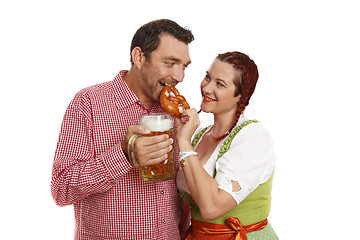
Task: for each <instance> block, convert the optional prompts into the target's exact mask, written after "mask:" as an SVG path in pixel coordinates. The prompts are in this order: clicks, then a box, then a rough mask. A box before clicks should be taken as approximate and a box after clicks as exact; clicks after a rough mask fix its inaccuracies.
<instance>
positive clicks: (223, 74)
mask: <svg viewBox="0 0 360 240" xmlns="http://www.w3.org/2000/svg"><path fill="white" fill-rule="evenodd" d="M257 79H258V70H257V66H256V65H255V63H254V62H253V61H252V60H251V59H250V58H249V57H248V56H247V55H245V54H243V53H240V52H228V53H224V54H219V55H218V56H217V57H216V59H215V60H214V62H213V63H212V65H211V67H210V69H209V70H208V71H207V72H206V76H205V78H204V80H203V81H202V83H201V93H202V96H203V100H202V103H201V110H202V111H204V112H211V113H213V116H214V124H213V125H212V126H209V127H207V128H204V129H201V130H200V131H198V133H197V134H196V135H195V137H194V139H193V142H192V143H191V138H192V135H193V134H194V132H195V131H196V129H197V128H198V126H199V118H198V115H197V113H196V111H195V109H189V110H186V111H184V112H183V114H182V116H187V118H188V121H186V122H185V123H183V122H181V121H180V120H176V121H177V124H178V133H177V139H178V144H179V150H180V160H181V161H180V162H181V164H182V168H181V169H180V170H179V172H178V175H177V185H178V189H179V192H180V196H181V197H183V198H184V199H185V200H187V201H188V202H189V203H190V204H191V206H192V209H191V214H192V220H191V227H190V229H189V231H188V233H187V237H186V239H206V240H211V239H236V240H240V239H242V240H244V239H249V240H250V239H262V240H264V239H278V238H277V236H276V234H275V232H274V231H273V229H272V227H271V226H270V224H269V223H268V222H267V217H268V215H269V212H270V204H271V185H272V175H273V172H274V167H275V154H274V147H273V143H272V140H271V137H270V135H269V133H268V131H267V130H266V129H265V128H264V127H263V126H262V125H261V124H260V123H259V122H258V121H256V120H249V119H247V118H246V117H245V116H244V115H243V112H244V109H245V107H246V106H247V105H248V104H249V100H250V97H251V95H252V94H253V92H254V90H255V86H256V83H257ZM190 194H191V195H190Z"/></svg>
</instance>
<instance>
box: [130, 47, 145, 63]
mask: <svg viewBox="0 0 360 240" xmlns="http://www.w3.org/2000/svg"><path fill="white" fill-rule="evenodd" d="M131 57H132V59H133V62H134V65H135V66H136V67H137V68H141V66H142V64H143V63H144V62H145V55H144V53H143V51H142V50H141V48H140V47H135V48H134V49H133V50H132V51H131Z"/></svg>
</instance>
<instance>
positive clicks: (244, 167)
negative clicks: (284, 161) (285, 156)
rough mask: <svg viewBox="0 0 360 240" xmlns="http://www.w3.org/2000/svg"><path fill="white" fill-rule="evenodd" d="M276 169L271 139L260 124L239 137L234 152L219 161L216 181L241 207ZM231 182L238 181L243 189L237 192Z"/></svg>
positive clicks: (232, 144) (242, 131) (230, 151)
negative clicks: (241, 203) (233, 189)
mask: <svg viewBox="0 0 360 240" xmlns="http://www.w3.org/2000/svg"><path fill="white" fill-rule="evenodd" d="M274 167H275V150H274V145H273V141H272V139H271V136H270V134H269V132H268V131H267V130H266V129H265V128H264V127H263V126H262V125H261V124H260V123H253V124H250V125H248V126H246V127H244V128H243V129H242V130H241V131H240V132H239V133H238V134H236V136H235V137H234V139H233V141H232V143H231V146H230V149H229V150H228V151H227V152H226V153H225V154H224V155H223V156H222V157H221V158H220V159H219V160H218V161H217V163H216V177H215V179H216V181H217V182H218V184H219V188H220V189H222V190H224V191H226V192H228V193H229V194H230V195H231V196H232V197H233V198H234V199H235V201H236V202H237V204H239V203H240V202H241V201H243V200H244V199H245V198H246V197H247V196H248V195H249V194H250V193H251V192H252V191H254V190H255V189H256V188H257V187H258V186H259V185H260V184H262V183H265V182H266V181H267V180H268V179H269V178H270V177H271V175H272V172H273V170H274ZM231 181H237V182H238V183H239V185H240V187H241V190H240V191H238V192H233V191H232V183H231Z"/></svg>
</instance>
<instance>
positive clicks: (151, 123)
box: [140, 113, 175, 181]
mask: <svg viewBox="0 0 360 240" xmlns="http://www.w3.org/2000/svg"><path fill="white" fill-rule="evenodd" d="M140 124H141V125H143V126H145V127H146V128H148V129H149V130H150V131H151V133H149V134H148V135H146V136H147V137H150V136H156V135H161V134H168V135H169V137H170V138H173V137H174V136H173V134H174V133H173V125H174V122H173V118H172V116H171V115H170V114H167V113H152V114H142V115H141V116H140ZM174 175H175V171H174V148H172V150H171V151H170V152H169V153H168V157H167V159H165V160H164V161H163V162H161V163H158V164H155V165H151V166H146V167H142V168H141V169H140V176H141V178H142V179H143V180H145V181H164V180H169V179H173V178H174Z"/></svg>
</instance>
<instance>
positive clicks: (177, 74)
mask: <svg viewBox="0 0 360 240" xmlns="http://www.w3.org/2000/svg"><path fill="white" fill-rule="evenodd" d="M171 77H172V78H173V79H174V80H176V81H177V82H182V81H183V80H184V77H185V70H184V68H183V67H182V66H178V67H176V68H174V71H173V73H172V76H171Z"/></svg>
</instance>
